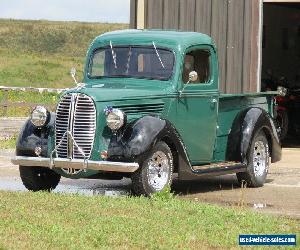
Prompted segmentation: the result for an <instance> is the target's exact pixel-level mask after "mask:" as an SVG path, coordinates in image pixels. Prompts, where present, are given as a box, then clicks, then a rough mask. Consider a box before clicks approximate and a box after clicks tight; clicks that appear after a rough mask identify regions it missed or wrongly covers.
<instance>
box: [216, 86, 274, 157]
mask: <svg viewBox="0 0 300 250" xmlns="http://www.w3.org/2000/svg"><path fill="white" fill-rule="evenodd" d="M277 94H278V93H277V92H275V91H270V92H261V93H247V94H221V95H220V99H219V109H218V112H219V114H218V127H217V141H216V148H215V152H214V159H215V161H217V162H218V161H224V159H225V154H226V152H225V151H224V149H226V148H227V146H226V145H227V142H228V135H229V133H230V130H231V127H232V124H233V121H234V119H235V118H236V117H237V115H238V113H239V112H241V111H243V110H245V109H248V108H250V107H259V108H262V109H264V110H266V111H267V112H268V113H270V114H271V116H273V97H274V96H275V95H277Z"/></svg>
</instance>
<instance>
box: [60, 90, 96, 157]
mask: <svg viewBox="0 0 300 250" xmlns="http://www.w3.org/2000/svg"><path fill="white" fill-rule="evenodd" d="M67 131H69V132H67ZM95 131H96V109H95V105H94V102H93V100H92V99H91V98H90V97H88V96H86V95H84V94H78V93H71V94H66V95H64V96H63V97H62V98H61V101H60V103H59V104H58V106H57V110H56V121H55V132H56V133H55V144H56V147H57V156H58V157H60V158H72V159H84V158H89V157H90V155H91V152H92V148H93V143H94V136H95Z"/></svg>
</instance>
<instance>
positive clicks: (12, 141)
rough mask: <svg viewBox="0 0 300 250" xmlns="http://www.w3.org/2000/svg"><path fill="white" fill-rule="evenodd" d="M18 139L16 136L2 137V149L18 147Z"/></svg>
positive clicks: (0, 141) (0, 145)
mask: <svg viewBox="0 0 300 250" xmlns="http://www.w3.org/2000/svg"><path fill="white" fill-rule="evenodd" d="M16 139H17V138H16V136H13V137H11V138H8V139H0V149H14V148H15V147H16Z"/></svg>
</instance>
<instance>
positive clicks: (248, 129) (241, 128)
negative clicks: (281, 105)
mask: <svg viewBox="0 0 300 250" xmlns="http://www.w3.org/2000/svg"><path fill="white" fill-rule="evenodd" d="M259 131H263V132H264V133H265V134H266V136H267V140H268V142H269V146H270V147H271V148H270V149H271V159H272V162H277V161H279V160H280V159H281V145H280V141H279V137H278V133H277V131H276V127H275V125H274V122H273V119H272V118H271V117H270V115H269V114H268V113H267V112H266V111H265V110H263V109H261V108H249V109H246V110H244V111H242V112H240V113H239V114H238V115H237V117H236V118H235V120H234V122H233V126H232V128H231V131H230V134H229V136H228V144H227V153H226V160H228V161H239V162H245V161H246V157H247V152H248V149H249V147H250V146H251V141H252V138H253V136H254V135H255V134H256V133H257V132H259Z"/></svg>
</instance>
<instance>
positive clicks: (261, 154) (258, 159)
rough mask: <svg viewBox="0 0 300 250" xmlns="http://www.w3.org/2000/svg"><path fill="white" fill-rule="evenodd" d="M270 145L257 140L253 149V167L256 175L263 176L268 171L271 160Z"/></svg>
mask: <svg viewBox="0 0 300 250" xmlns="http://www.w3.org/2000/svg"><path fill="white" fill-rule="evenodd" d="M268 152H269V150H268V146H267V145H265V144H264V142H262V141H257V142H255V144H254V149H253V168H254V175H255V176H262V175H263V174H264V172H265V171H267V165H268V164H267V163H268V161H269V155H268Z"/></svg>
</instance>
